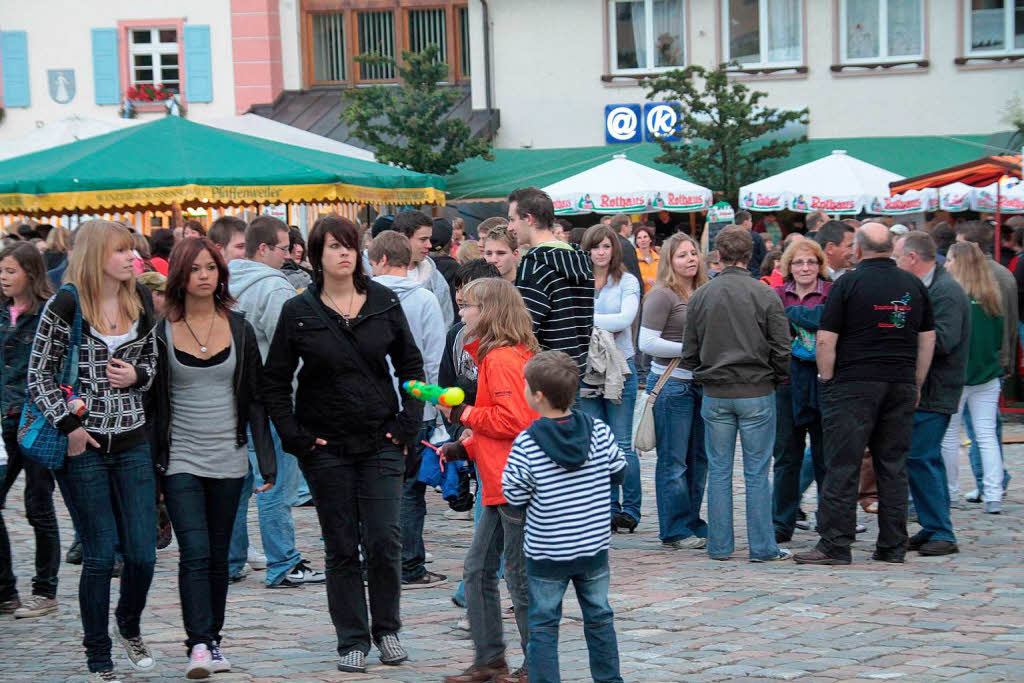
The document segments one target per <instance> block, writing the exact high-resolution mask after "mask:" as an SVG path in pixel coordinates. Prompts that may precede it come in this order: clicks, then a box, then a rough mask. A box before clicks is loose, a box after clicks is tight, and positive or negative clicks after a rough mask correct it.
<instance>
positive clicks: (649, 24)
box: [608, 0, 689, 74]
mask: <svg viewBox="0 0 1024 683" xmlns="http://www.w3.org/2000/svg"><path fill="white" fill-rule="evenodd" d="M688 1H689V0H681V9H682V18H683V25H682V26H681V27H680V30H679V35H680V36H681V37H682V39H683V63H682V64H679V65H676V66H640V67H637V68H629V69H620V68H619V65H618V58H619V55H618V49H617V44H618V25H617V22H616V20H615V2H616V0H608V61H609V66H610V67H611V72H612V73H613V74H650V73H663V72H666V71H672V70H673V69H683V68H685V67H686V66H687V63H686V48H687V41H688V40H689V36H688V35H687V34H686V28H687V27H686V10H687V7H686V3H687V2H688ZM643 3H644V36H645V44H644V54H646V55H647V60H648V64H653V62H654V0H643Z"/></svg>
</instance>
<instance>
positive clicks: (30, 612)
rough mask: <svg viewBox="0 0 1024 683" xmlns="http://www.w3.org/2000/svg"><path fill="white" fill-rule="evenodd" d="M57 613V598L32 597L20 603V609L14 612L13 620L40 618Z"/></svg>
mask: <svg viewBox="0 0 1024 683" xmlns="http://www.w3.org/2000/svg"><path fill="white" fill-rule="evenodd" d="M56 611H57V598H47V597H43V596H42V595H33V596H31V597H29V599H28V600H25V601H24V602H22V603H21V607H19V608H18V609H16V610H14V618H15V619H27V618H29V617H41V616H44V615H46V614H51V613H53V612H56Z"/></svg>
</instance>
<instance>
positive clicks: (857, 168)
mask: <svg viewBox="0 0 1024 683" xmlns="http://www.w3.org/2000/svg"><path fill="white" fill-rule="evenodd" d="M902 179H903V176H901V175H898V174H896V173H893V172H892V171H887V170H885V169H884V168H879V167H878V166H874V165H872V164H869V163H867V162H866V161H861V160H860V159H857V158H855V157H851V156H850V155H848V154H847V153H846V151H845V150H841V149H837V150H834V151H833V152H832V153H831V154H830V155H828V156H827V157H822V158H821V159H817V160H816V161H812V162H810V163H807V164H804V165H802V166H797V167H796V168H791V169H789V170H788V171H783V172H782V173H779V174H778V175H773V176H771V177H769V178H765V179H764V180H759V181H757V182H756V183H751V184H750V185H745V186H743V187H741V188H740V207H741V208H743V209H749V210H752V211H781V210H783V209H789V210H790V211H798V212H801V213H810V212H811V211H825V212H826V213H830V214H858V213H860V212H861V211H869V212H872V213H883V214H892V215H899V214H908V213H918V212H921V211H931V210H933V209H934V207H935V206H936V204H937V198H936V195H935V192H933V191H929V190H921V191H917V192H907V193H905V194H903V195H899V196H896V197H892V196H890V194H889V183H890V182H893V181H896V180H902Z"/></svg>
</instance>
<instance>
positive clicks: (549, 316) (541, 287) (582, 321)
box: [516, 242, 594, 373]
mask: <svg viewBox="0 0 1024 683" xmlns="http://www.w3.org/2000/svg"><path fill="white" fill-rule="evenodd" d="M516 287H518V288H519V293H520V294H521V295H522V296H523V301H525V302H526V308H527V310H529V311H530V317H531V318H533V333H534V334H535V335H536V336H537V342H538V343H539V344H540V346H541V348H542V349H551V350H554V351H564V352H565V353H567V354H569V355H570V356H572V358H573V360H575V361H576V363H577V365H579V367H580V372H581V373H582V372H583V370H584V369H586V366H587V350H588V349H589V348H590V333H591V331H592V330H593V328H594V272H593V269H592V267H591V265H590V256H589V255H587V254H585V253H584V252H582V251H580V249H578V248H577V247H576V246H574V245H571V244H566V243H565V242H544V243H543V244H540V245H538V246H536V247H534V248H533V249H531V250H530V251H529V253H527V254H526V256H524V257H523V258H522V260H521V261H520V262H519V268H518V270H516Z"/></svg>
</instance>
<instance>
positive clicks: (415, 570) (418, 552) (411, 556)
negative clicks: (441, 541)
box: [399, 421, 434, 583]
mask: <svg viewBox="0 0 1024 683" xmlns="http://www.w3.org/2000/svg"><path fill="white" fill-rule="evenodd" d="M433 432H434V423H433V421H431V422H424V423H423V428H422V429H421V430H420V433H419V436H418V437H416V442H415V443H412V444H409V448H415V449H417V450H422V449H424V448H426V447H425V446H423V444H421V443H420V441H428V440H429V439H430V435H431V434H432V433H433ZM421 457H422V454H421ZM416 471H417V472H419V467H418V466H417V467H416ZM426 492H427V485H426V484H424V483H423V482H422V481H419V480H418V479H417V478H416V477H415V476H414V477H411V478H409V479H406V480H405V482H404V483H403V484H402V510H401V516H400V520H401V521H400V522H399V526H400V527H401V529H402V582H403V583H404V582H408V581H415V580H416V579H419V578H422V577H423V576H425V575H426V573H427V549H426V547H425V546H424V545H423V523H424V522H425V521H426V518H427V501H426V498H425V496H426Z"/></svg>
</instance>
